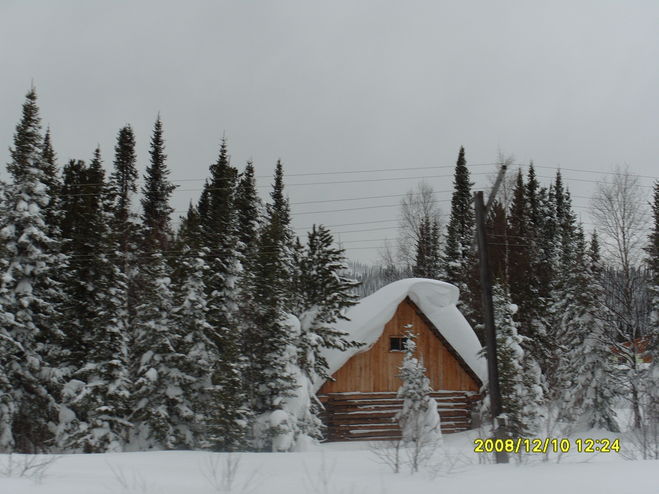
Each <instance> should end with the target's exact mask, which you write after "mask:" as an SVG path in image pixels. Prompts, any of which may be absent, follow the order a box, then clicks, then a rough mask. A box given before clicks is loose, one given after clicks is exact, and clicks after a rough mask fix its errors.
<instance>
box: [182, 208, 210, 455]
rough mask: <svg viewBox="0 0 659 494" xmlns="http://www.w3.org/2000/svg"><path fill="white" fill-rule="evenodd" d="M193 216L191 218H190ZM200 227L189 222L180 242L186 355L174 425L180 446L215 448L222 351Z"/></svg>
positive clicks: (184, 352) (183, 347) (184, 351)
mask: <svg viewBox="0 0 659 494" xmlns="http://www.w3.org/2000/svg"><path fill="white" fill-rule="evenodd" d="M188 218H189V217H188ZM194 229H198V225H197V227H195V226H194V223H191V222H189V223H188V224H187V234H186V236H185V237H181V240H184V239H185V240H184V242H182V243H181V244H180V246H181V250H182V254H181V256H180V259H181V265H180V268H181V280H180V282H179V283H178V284H176V285H175V290H176V291H175V307H174V310H173V313H172V317H173V323H174V326H175V328H176V332H177V335H178V338H179V341H178V351H179V353H180V354H182V356H183V358H182V361H181V364H180V372H181V376H180V379H181V380H182V384H183V385H182V386H181V387H180V394H179V396H178V399H179V406H178V410H177V413H178V420H179V422H178V423H177V424H174V427H175V430H176V433H177V435H178V437H179V438H180V442H181V445H180V447H183V448H189V449H195V448H204V447H209V446H210V447H212V446H214V445H213V444H211V443H210V442H209V440H208V438H207V434H206V426H207V424H208V423H209V419H208V418H209V417H210V416H212V415H213V412H212V407H213V400H212V399H211V398H212V397H213V396H212V391H213V390H214V386H213V380H212V379H213V372H214V368H215V365H216V361H217V358H218V354H219V353H220V351H219V349H218V348H217V347H216V346H215V344H214V342H213V340H212V337H213V327H212V326H211V325H210V324H209V322H208V311H209V307H208V299H207V290H206V284H205V279H206V271H208V265H207V264H206V260H205V258H206V256H205V254H206V253H205V247H201V245H199V244H198V243H197V240H196V237H197V233H196V232H193V230H194Z"/></svg>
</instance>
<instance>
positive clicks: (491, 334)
mask: <svg viewBox="0 0 659 494" xmlns="http://www.w3.org/2000/svg"><path fill="white" fill-rule="evenodd" d="M503 172H505V167H503V168H502V171H501V172H500V173H499V176H500V177H503ZM500 182H501V180H500V179H497V184H496V185H495V189H494V190H493V191H492V193H491V196H490V201H488V204H492V198H493V197H494V196H495V195H496V188H498V187H497V185H498V184H499V183H500ZM474 206H475V210H476V238H477V241H478V253H479V255H480V275H481V300H482V304H483V318H484V320H485V346H486V351H487V373H488V381H489V383H488V384H489V386H488V387H489V390H488V392H489V394H490V409H491V413H492V427H493V432H494V437H495V439H505V431H504V429H503V424H500V423H499V421H498V417H499V415H500V414H501V390H500V389H499V370H498V368H497V335H496V330H495V327H494V307H493V305H492V274H491V272H490V264H489V259H488V256H487V235H486V233H485V222H486V219H487V208H486V207H485V201H484V200H483V192H482V191H479V192H476V194H475V196H474ZM495 458H496V462H497V463H508V454H507V453H506V452H505V451H501V452H495Z"/></svg>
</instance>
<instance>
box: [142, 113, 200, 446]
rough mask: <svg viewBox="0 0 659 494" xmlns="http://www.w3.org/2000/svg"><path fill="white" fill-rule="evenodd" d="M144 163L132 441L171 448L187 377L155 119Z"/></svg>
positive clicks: (177, 439)
mask: <svg viewBox="0 0 659 494" xmlns="http://www.w3.org/2000/svg"><path fill="white" fill-rule="evenodd" d="M149 154H150V157H151V159H150V162H149V166H148V167H147V170H146V175H145V177H144V186H143V188H142V195H143V199H142V201H141V203H142V211H143V212H142V228H143V229H142V232H141V237H142V241H141V249H140V275H139V287H140V303H139V305H137V307H136V315H135V318H134V328H133V331H134V345H133V349H132V352H133V355H134V359H133V362H132V368H133V369H132V374H133V379H134V384H133V397H132V398H133V414H132V416H131V418H132V421H133V422H134V424H135V428H134V434H133V440H134V441H136V442H137V443H138V444H140V445H142V447H164V448H168V449H172V448H175V447H179V446H181V445H183V444H185V440H186V438H184V437H183V436H181V435H180V431H179V430H177V429H176V424H178V423H180V422H181V421H182V419H181V417H180V416H179V415H180V413H181V412H182V410H184V409H185V408H186V407H185V406H184V403H183V401H182V395H183V388H184V387H185V386H186V385H187V382H186V381H185V379H184V378H183V375H182V372H181V370H180V367H181V366H182V360H183V355H182V354H181V353H179V351H178V347H179V345H180V341H179V340H180V335H179V334H178V333H177V331H176V330H175V327H174V321H173V310H174V295H173V292H172V287H171V276H170V275H171V273H170V265H169V264H168V263H167V260H166V258H165V255H166V253H167V249H168V246H169V243H170V240H171V237H172V231H171V226H170V214H171V212H172V208H171V207H170V205H169V200H170V196H171V194H172V192H173V191H174V189H175V187H174V185H173V184H171V183H170V182H169V181H168V180H167V177H168V175H169V170H168V169H167V165H166V162H165V161H166V155H165V144H164V139H163V128H162V121H161V120H160V117H158V119H157V120H156V122H155V124H154V129H153V135H152V138H151V149H150V151H149Z"/></svg>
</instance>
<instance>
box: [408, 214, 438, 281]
mask: <svg viewBox="0 0 659 494" xmlns="http://www.w3.org/2000/svg"><path fill="white" fill-rule="evenodd" d="M440 269H441V259H440V252H439V223H438V221H437V220H436V219H430V217H428V216H426V217H424V218H423V219H422V220H421V223H420V224H419V233H418V240H417V244H416V257H415V265H414V267H413V268H412V274H413V275H414V276H416V277H418V278H430V279H438V278H439V276H440Z"/></svg>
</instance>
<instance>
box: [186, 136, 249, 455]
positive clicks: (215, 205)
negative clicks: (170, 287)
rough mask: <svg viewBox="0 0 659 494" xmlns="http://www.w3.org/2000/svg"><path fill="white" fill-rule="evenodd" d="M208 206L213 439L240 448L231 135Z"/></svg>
mask: <svg viewBox="0 0 659 494" xmlns="http://www.w3.org/2000/svg"><path fill="white" fill-rule="evenodd" d="M210 172H211V177H210V181H209V182H208V183H207V186H206V187H205V191H204V195H202V199H203V200H204V203H203V206H202V204H201V203H200V205H199V208H198V211H199V215H200V222H201V232H202V237H201V238H202V242H203V245H204V247H206V250H205V251H204V252H205V254H206V264H207V265H208V270H207V271H206V290H207V304H208V323H209V324H210V325H211V327H212V328H213V331H212V334H211V335H210V337H211V340H212V341H213V344H214V346H215V349H216V351H217V355H216V358H215V361H214V365H213V376H212V390H211V401H212V406H211V407H210V410H211V412H212V416H211V417H210V418H209V421H210V422H209V428H208V440H209V442H210V443H211V444H213V447H214V448H215V449H218V450H235V449H239V448H242V447H243V446H244V444H245V437H246V432H247V423H246V418H247V410H246V408H245V405H246V401H247V399H246V396H245V389H244V387H243V386H242V376H241V359H240V353H241V352H240V341H241V336H240V332H239V330H238V328H239V326H238V323H237V321H236V312H237V308H238V303H237V299H236V297H237V290H236V286H237V280H238V276H239V275H240V271H241V265H240V255H239V251H238V247H239V239H238V235H237V230H238V226H237V214H236V208H235V189H236V181H237V177H238V171H237V170H236V169H235V168H234V167H233V166H231V164H230V163H229V155H228V150H227V143H226V139H223V140H222V144H221V146H220V154H219V157H218V160H217V162H216V163H214V164H213V165H211V167H210Z"/></svg>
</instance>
